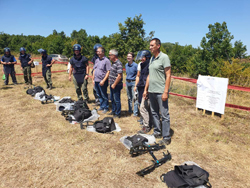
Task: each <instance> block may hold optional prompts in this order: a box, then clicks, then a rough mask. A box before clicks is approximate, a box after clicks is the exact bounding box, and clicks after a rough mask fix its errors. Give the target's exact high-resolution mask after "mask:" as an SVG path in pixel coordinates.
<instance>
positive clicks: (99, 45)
mask: <svg viewBox="0 0 250 188" xmlns="http://www.w3.org/2000/svg"><path fill="white" fill-rule="evenodd" d="M100 47H102V45H101V44H99V43H97V44H95V46H94V51H95V52H96V51H97V49H98V48H100Z"/></svg>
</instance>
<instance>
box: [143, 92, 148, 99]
mask: <svg viewBox="0 0 250 188" xmlns="http://www.w3.org/2000/svg"><path fill="white" fill-rule="evenodd" d="M143 98H144V99H147V98H148V91H144V92H143Z"/></svg>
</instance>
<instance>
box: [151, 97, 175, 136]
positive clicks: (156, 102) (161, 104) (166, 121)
mask: <svg viewBox="0 0 250 188" xmlns="http://www.w3.org/2000/svg"><path fill="white" fill-rule="evenodd" d="M161 96H162V93H149V100H150V109H151V114H152V120H153V125H154V132H155V133H157V134H158V133H162V137H163V138H165V139H170V138H171V136H170V115H169V111H168V100H166V101H162V99H161ZM159 111H160V112H161V119H162V131H161V127H160V113H159Z"/></svg>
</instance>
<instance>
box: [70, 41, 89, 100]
mask: <svg viewBox="0 0 250 188" xmlns="http://www.w3.org/2000/svg"><path fill="white" fill-rule="evenodd" d="M73 51H74V56H73V57H72V58H71V59H70V64H71V67H70V69H69V81H71V75H72V72H73V83H74V85H75V89H76V94H77V97H78V99H82V92H83V91H84V80H87V79H88V75H89V64H88V59H87V58H86V57H85V56H83V55H81V46H80V45H79V44H75V45H74V46H73ZM81 90H82V92H81Z"/></svg>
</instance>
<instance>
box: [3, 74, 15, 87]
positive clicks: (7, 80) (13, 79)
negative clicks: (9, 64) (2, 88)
mask: <svg viewBox="0 0 250 188" xmlns="http://www.w3.org/2000/svg"><path fill="white" fill-rule="evenodd" d="M4 74H5V81H4V84H5V85H8V84H9V74H10V76H11V78H12V82H13V83H14V84H16V83H17V81H16V72H15V71H12V72H11V73H4Z"/></svg>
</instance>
